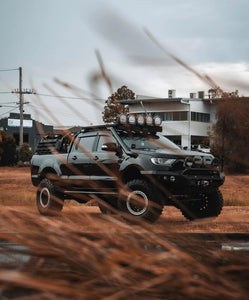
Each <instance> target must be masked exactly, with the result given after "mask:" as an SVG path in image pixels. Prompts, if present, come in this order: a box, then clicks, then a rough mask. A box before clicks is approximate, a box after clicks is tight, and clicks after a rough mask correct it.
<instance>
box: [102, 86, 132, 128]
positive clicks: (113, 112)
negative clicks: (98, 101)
mask: <svg viewBox="0 0 249 300" xmlns="http://www.w3.org/2000/svg"><path fill="white" fill-rule="evenodd" d="M124 99H135V93H134V92H133V91H132V90H130V89H128V87H127V86H126V85H123V86H122V87H120V88H119V89H117V91H116V92H115V93H114V94H112V95H111V96H110V97H108V99H107V100H106V102H105V106H104V111H103V113H102V114H103V121H104V122H105V123H112V122H115V121H116V120H117V117H118V115H119V114H122V113H128V111H129V110H128V108H127V107H126V106H124V105H122V104H120V100H124Z"/></svg>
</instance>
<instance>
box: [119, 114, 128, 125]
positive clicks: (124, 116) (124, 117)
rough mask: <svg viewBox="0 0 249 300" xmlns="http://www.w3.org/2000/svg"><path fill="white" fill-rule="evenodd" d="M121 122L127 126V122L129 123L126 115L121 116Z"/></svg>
mask: <svg viewBox="0 0 249 300" xmlns="http://www.w3.org/2000/svg"><path fill="white" fill-rule="evenodd" d="M119 122H120V124H126V122H127V117H126V115H123V114H122V115H120V116H119Z"/></svg>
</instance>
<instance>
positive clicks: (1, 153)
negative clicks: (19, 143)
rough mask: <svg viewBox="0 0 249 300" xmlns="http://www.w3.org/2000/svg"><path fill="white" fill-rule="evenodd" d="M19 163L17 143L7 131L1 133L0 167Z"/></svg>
mask: <svg viewBox="0 0 249 300" xmlns="http://www.w3.org/2000/svg"><path fill="white" fill-rule="evenodd" d="M16 161H17V151H16V141H15V138H14V137H13V136H9V135H7V134H6V132H5V131H0V165H1V166H11V165H14V164H15V163H16Z"/></svg>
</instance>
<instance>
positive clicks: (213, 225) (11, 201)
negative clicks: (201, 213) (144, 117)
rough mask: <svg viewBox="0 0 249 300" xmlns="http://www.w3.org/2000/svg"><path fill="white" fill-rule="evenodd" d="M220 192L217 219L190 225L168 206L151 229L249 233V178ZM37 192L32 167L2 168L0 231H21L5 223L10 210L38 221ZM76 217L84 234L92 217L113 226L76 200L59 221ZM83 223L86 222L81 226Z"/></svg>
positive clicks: (231, 181) (231, 179)
mask: <svg viewBox="0 0 249 300" xmlns="http://www.w3.org/2000/svg"><path fill="white" fill-rule="evenodd" d="M221 191H222V193H223V197H224V201H225V206H224V208H223V210H222V213H221V215H220V216H219V217H217V218H214V219H204V220H196V221H192V222H190V221H188V220H186V219H185V218H184V217H183V216H182V214H181V212H180V211H179V210H178V209H176V208H174V207H165V208H164V211H163V214H162V216H161V217H160V218H159V220H158V221H157V222H156V223H155V224H153V225H149V226H151V229H152V230H154V231H158V232H164V231H172V232H249V201H248V199H249V175H246V176H227V177H226V181H225V184H224V185H223V186H222V187H221ZM35 193H36V188H35V187H33V186H32V184H31V180H30V169H29V168H15V167H13V168H9V167H4V168H3V167H2V168H0V226H1V229H0V232H11V231H13V232H16V231H18V228H16V229H15V228H8V224H7V223H6V222H5V221H4V220H5V219H4V218H3V214H5V212H6V211H8V210H15V211H16V212H17V213H19V214H22V212H23V213H25V212H27V211H28V212H30V213H31V215H34V216H36V217H37V218H41V217H42V216H40V215H39V213H38V212H37V209H36V206H35ZM236 201H238V204H239V205H241V204H242V203H243V205H244V206H238V205H237V206H236V204H237V202H236ZM247 203H248V204H247ZM226 204H230V205H231V204H232V205H234V206H226ZM77 214H80V215H81V214H84V215H85V216H86V218H85V219H84V218H79V219H80V222H79V223H80V224H78V225H79V226H82V230H83V231H92V230H93V228H92V225H91V226H89V225H88V224H89V222H88V220H89V218H93V219H94V218H97V219H98V220H100V221H101V222H103V223H104V224H103V225H105V226H106V227H105V230H108V226H109V224H112V223H111V222H108V218H109V217H110V216H105V215H103V214H101V213H100V211H99V208H98V207H92V206H86V205H78V204H76V203H75V202H74V201H69V202H68V201H66V204H65V206H64V208H63V211H62V213H61V216H60V217H56V218H59V219H62V220H63V221H64V222H72V221H73V222H75V223H76V224H77ZM1 216H2V217H1ZM117 219H118V218H117ZM82 220H86V222H83V223H82ZM90 223H91V222H90ZM111 226H112V225H110V230H111Z"/></svg>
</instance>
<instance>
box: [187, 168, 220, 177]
mask: <svg viewBox="0 0 249 300" xmlns="http://www.w3.org/2000/svg"><path fill="white" fill-rule="evenodd" d="M217 174H218V172H217V171H214V170H209V169H204V168H198V169H194V168H193V169H186V170H184V171H183V175H193V176H197V175H208V176H211V175H217Z"/></svg>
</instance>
